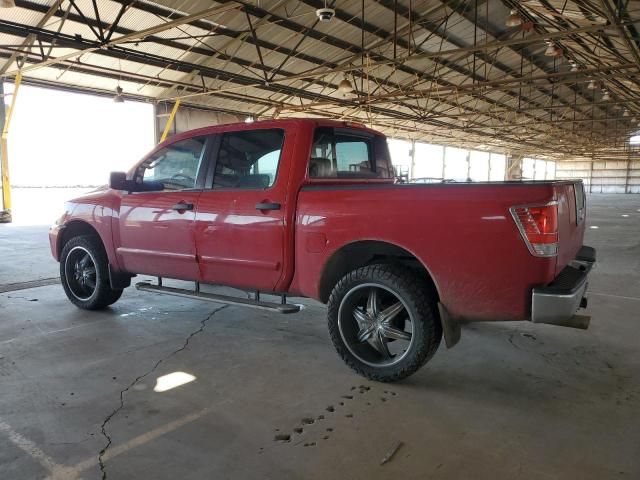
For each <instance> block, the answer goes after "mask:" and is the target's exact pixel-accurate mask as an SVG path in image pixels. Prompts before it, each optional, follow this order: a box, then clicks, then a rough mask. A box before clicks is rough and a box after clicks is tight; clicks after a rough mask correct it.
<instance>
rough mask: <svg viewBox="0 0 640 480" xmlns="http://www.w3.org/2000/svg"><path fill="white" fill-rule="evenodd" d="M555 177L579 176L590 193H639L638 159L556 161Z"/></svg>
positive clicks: (639, 173)
mask: <svg viewBox="0 0 640 480" xmlns="http://www.w3.org/2000/svg"><path fill="white" fill-rule="evenodd" d="M556 177H557V178H559V179H560V178H581V179H582V180H583V181H584V184H585V188H586V189H587V192H590V193H640V159H629V160H618V159H615V160H614V159H611V160H606V159H605V160H594V161H583V162H558V163H557V166H556Z"/></svg>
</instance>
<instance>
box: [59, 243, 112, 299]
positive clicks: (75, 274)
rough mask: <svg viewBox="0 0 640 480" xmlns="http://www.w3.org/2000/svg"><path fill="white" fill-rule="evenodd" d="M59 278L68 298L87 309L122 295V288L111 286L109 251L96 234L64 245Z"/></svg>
mask: <svg viewBox="0 0 640 480" xmlns="http://www.w3.org/2000/svg"><path fill="white" fill-rule="evenodd" d="M60 280H61V281H62V287H63V288H64V291H65V293H66V294H67V297H68V298H69V300H71V302H72V303H73V304H74V305H76V306H77V307H80V308H83V309H85V310H98V309H100V308H104V307H107V306H109V305H111V304H113V303H115V302H116V301H117V300H118V299H119V298H120V296H121V295H122V290H119V289H118V290H114V289H112V288H111V284H110V283H109V262H108V260H107V254H106V253H105V251H104V248H103V246H102V243H101V242H100V239H98V238H97V237H95V236H90V235H86V236H84V235H83V236H79V237H74V238H72V239H71V240H69V241H68V242H67V243H66V244H65V246H64V247H63V249H62V253H61V255H60Z"/></svg>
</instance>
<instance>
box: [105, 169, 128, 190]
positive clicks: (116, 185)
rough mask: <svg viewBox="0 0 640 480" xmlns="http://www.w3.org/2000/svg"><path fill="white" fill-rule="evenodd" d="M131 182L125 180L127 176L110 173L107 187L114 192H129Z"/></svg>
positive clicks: (122, 173)
mask: <svg viewBox="0 0 640 480" xmlns="http://www.w3.org/2000/svg"><path fill="white" fill-rule="evenodd" d="M131 184H132V182H131V181H130V180H127V174H126V173H124V172H111V173H110V174H109V187H110V188H113V189H114V190H127V191H130V190H131V186H132V185H131Z"/></svg>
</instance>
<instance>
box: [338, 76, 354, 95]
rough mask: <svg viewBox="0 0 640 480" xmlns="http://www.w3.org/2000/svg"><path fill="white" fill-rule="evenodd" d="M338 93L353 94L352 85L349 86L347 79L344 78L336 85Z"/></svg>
mask: <svg viewBox="0 0 640 480" xmlns="http://www.w3.org/2000/svg"><path fill="white" fill-rule="evenodd" d="M338 91H339V92H342V93H344V94H347V93H351V92H353V85H351V82H350V81H349V79H348V78H347V77H344V78H343V79H342V81H341V82H340V83H339V84H338Z"/></svg>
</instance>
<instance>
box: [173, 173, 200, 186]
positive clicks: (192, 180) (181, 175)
mask: <svg viewBox="0 0 640 480" xmlns="http://www.w3.org/2000/svg"><path fill="white" fill-rule="evenodd" d="M180 179H182V180H186V181H187V182H189V183H192V184H195V183H196V179H195V178H193V177H190V176H189V175H185V174H184V173H176V174H175V175H173V176H172V177H171V178H170V180H172V181H173V180H176V181H179V180H180ZM180 183H182V182H180Z"/></svg>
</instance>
